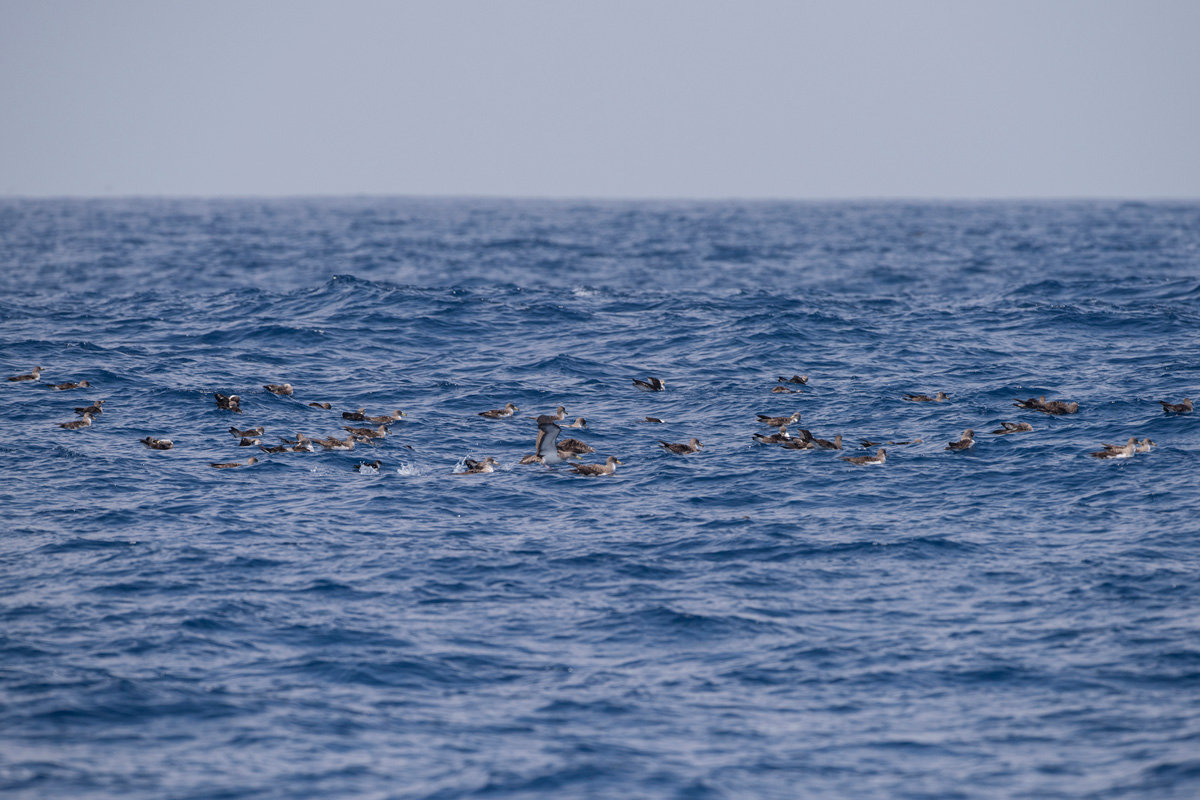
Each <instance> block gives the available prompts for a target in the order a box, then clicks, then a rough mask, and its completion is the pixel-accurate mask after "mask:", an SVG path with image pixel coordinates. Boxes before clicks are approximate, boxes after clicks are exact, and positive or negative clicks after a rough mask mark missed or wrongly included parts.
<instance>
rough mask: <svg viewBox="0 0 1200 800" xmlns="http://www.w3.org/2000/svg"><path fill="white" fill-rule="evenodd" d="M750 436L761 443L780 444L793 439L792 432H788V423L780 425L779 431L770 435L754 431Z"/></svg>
mask: <svg viewBox="0 0 1200 800" xmlns="http://www.w3.org/2000/svg"><path fill="white" fill-rule="evenodd" d="M750 438H751V439H753V440H754V441H756V442H758V443H759V444H779V443H780V442H786V441H787V440H788V439H791V438H792V436H791V434H789V433H788V429H787V425H780V426H779V433H772V434H771V435H770V436H767V435H766V434H762V433H752V434H750Z"/></svg>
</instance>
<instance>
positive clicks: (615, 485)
mask: <svg viewBox="0 0 1200 800" xmlns="http://www.w3.org/2000/svg"><path fill="white" fill-rule="evenodd" d="M35 366H40V367H43V368H44V371H42V373H41V375H40V379H38V380H29V381H5V380H3V378H4V377H8V376H17V375H20V374H26V373H29V372H30V370H32V369H33V368H34V367H35ZM0 369H2V370H4V373H3V375H0V453H2V455H3V462H2V463H3V477H0V795H2V796H3V797H5V798H11V800H26V799H28V798H63V797H72V798H112V797H121V798H130V799H137V800H141V799H142V798H144V799H145V800H232V799H234V798H279V800H285V799H287V800H295V799H296V798H314V799H318V798H319V800H332V799H333V798H380V799H382V798H396V799H401V798H402V799H404V800H408V799H409V798H413V799H415V798H429V799H430V800H434V799H436V800H450V799H451V798H496V799H501V798H502V799H503V800H508V799H509V798H512V799H514V800H516V799H518V798H520V799H522V800H523V799H525V798H567V797H569V798H614V797H619V798H680V799H683V798H694V799H697V800H699V799H702V798H796V797H811V798H855V799H856V800H862V799H863V798H880V800H883V799H887V800H894V799H896V798H1037V799H1038V800H1045V799H1047V798H1095V799H1097V800H1099V799H1100V798H1138V799H1139V800H1141V799H1144V798H1193V797H1196V796H1200V582H1198V578H1197V576H1198V575H1200V520H1198V516H1197V508H1198V507H1200V482H1198V478H1197V475H1198V467H1200V414H1191V413H1169V412H1166V411H1164V408H1163V407H1162V406H1161V405H1160V403H1159V401H1169V402H1171V403H1180V402H1182V400H1183V398H1185V397H1190V398H1195V397H1196V395H1197V393H1198V392H1200V203H1195V202H1154V203H1135V202H1119V201H1104V202H1101V201H1096V202H1068V201H1063V202H1015V201H1013V202H943V203H934V202H861V203H856V202H837V203H817V202H813V203H802V202H794V203H793V202H715V201H714V202H682V201H680V202H667V201H663V202H615V201H613V202H592V201H577V202H572V201H533V200H487V199H479V200H468V199H461V200H456V199H403V198H394V199H389V198H341V199H289V200H276V199H267V200H232V199H230V200H216V199H214V200H204V199H106V200H100V199H97V200H22V199H7V200H0ZM793 375H799V376H807V378H808V381H807V383H805V384H799V383H781V382H779V379H780V378H791V376H793ZM650 376H653V377H658V378H660V379H661V380H664V381H665V382H666V388H665V390H664V391H661V392H643V391H639V390H638V389H637V388H636V387H635V385H634V383H633V381H634V379H641V380H644V379H646V378H648V377H650ZM81 380H87V381H88V382H89V384H90V386H88V387H86V388H79V389H71V390H63V391H57V390H54V389H52V388H51V385H53V384H59V383H64V382H71V381H81ZM285 382H286V383H290V384H292V385H293V387H294V393H293V394H292V395H291V396H277V395H275V394H272V393H270V392H268V391H267V390H265V389H264V388H263V387H264V385H266V384H282V383H285ZM777 387H780V388H784V389H788V390H790V391H788V392H783V393H778V392H773V391H772V390H773V389H775V388H777ZM939 391H940V392H945V394H946V395H947V396H948V399H947V400H946V401H944V402H909V401H906V400H905V399H904V395H905V394H927V395H931V396H932V395H935V394H936V393H937V392H939ZM216 393H223V394H226V395H228V394H237V395H239V396H240V398H241V413H234V412H232V411H230V410H225V409H221V408H218V406H217V404H216V402H215V399H214V398H215V394H216ZM1043 395H1044V396H1045V397H1046V399H1047V400H1055V399H1060V400H1068V401H1074V402H1077V403H1078V411H1077V412H1076V413H1071V414H1063V415H1052V414H1046V413H1040V412H1038V411H1036V410H1030V409H1025V408H1019V407H1016V406H1014V402H1015V401H1017V400H1026V399H1028V398H1037V397H1040V396H1043ZM1197 399H1200V398H1197ZM98 400H103V401H104V404H103V413H101V414H99V415H96V416H95V418H94V422H93V424H92V425H91V426H90V427H84V428H80V429H75V430H72V429H64V428H60V427H59V423H64V422H68V421H71V420H74V419H80V417H78V416H77V415H76V414H75V412H74V410H73V409H74V408H76V407H84V406H87V405H89V404H91V403H92V402H93V401H98ZM318 402H319V403H329V404H330V408H329V409H325V408H320V407H314V406H310V405H309V403H318ZM506 403H513V404H515V405H516V406H517V407H518V409H519V410H518V411H517V412H516V413H514V414H513V415H512V417H510V418H508V419H489V418H486V417H483V416H480V412H483V411H486V410H489V409H496V408H501V407H503V406H504V405H505V404H506ZM558 406H563V407H564V409H565V414H566V419H564V420H563V422H564V424H565V423H567V422H570V421H571V420H573V419H575V418H576V417H583V418H585V419H586V421H587V427H586V428H578V429H575V428H571V429H564V431H563V434H562V436H563V438H566V437H567V436H572V437H575V438H578V439H580V440H582V441H584V442H586V443H587V444H589V445H590V446H591V447H592V448H594V450H595V452H594V453H591V454H587V455H584V456H583V458H582V461H583V462H584V463H592V464H601V463H604V461H605V459H606V458H607V457H609V456H615V457H617V458H618V459H619V460H620V462H621V463H620V465H619V466H617V467H616V471H615V473H614V474H612V475H605V476H585V475H579V474H576V473H575V472H574V471H573V470H572V469H569V468H567V467H564V466H554V467H547V466H544V465H541V464H533V465H521V464H519V463H518V461H519V460H520V459H521V458H522V457H523V456H525V455H527V454H531V453H533V451H534V441H535V437H536V436H537V433H538V427H537V424H536V423H535V422H534V421H533V420H532V419H529V417H535V416H537V415H542V414H551V413H553V412H554V411H555V409H556V408H557V407H558ZM356 409H365V413H366V414H367V415H388V414H391V413H392V412H393V410H395V409H399V410H402V411H403V412H404V414H405V416H403V417H400V418H399V419H397V420H396V421H395V423H394V424H392V425H390V428H389V429H388V432H389V435H388V436H386V437H385V438H378V439H372V440H370V441H362V442H359V443H358V444H357V445H356V446H355V449H354V450H353V451H325V450H323V449H322V448H320V447H318V448H316V451H315V452H284V453H265V452H262V451H261V450H260V449H259V448H258V447H254V446H249V447H239V439H238V437H235V436H233V435H231V434H230V433H229V428H230V427H231V426H235V427H237V428H239V429H248V428H253V427H256V426H263V427H264V428H265V431H264V433H263V435H262V436H261V437H260V438H261V441H262V444H263V445H264V446H270V445H278V444H280V438H281V437H288V438H297V437H296V434H304V435H305V436H308V437H331V436H345V435H346V433H345V431H343V426H344V425H350V426H361V425H363V424H365V423H361V422H348V421H346V420H344V419H343V418H342V414H341V412H352V411H355V410H356ZM794 412H799V413H800V419H799V421H796V422H793V423H791V424H789V426H788V428H789V432H790V435H791V436H793V437H794V439H795V440H797V441H799V440H800V438H801V437H802V436H803V435H804V434H803V433H801V430H803V431H810V432H811V435H812V436H813V437H815V438H823V439H827V440H832V439H834V437H835V436H836V435H837V434H841V435H842V436H843V450H841V451H837V450H825V449H804V450H802V449H787V448H784V447H782V446H780V445H778V444H762V443H760V442H758V441H756V440H755V439H754V438H753V435H754V434H756V433H758V434H770V433H774V432H775V428H773V427H768V426H766V425H763V424H761V423H760V421H759V420H758V419H757V415H759V414H763V415H767V416H789V415H792V414H793V413H794ZM647 417H654V418H657V419H661V420H662V422H661V423H651V422H646V421H645V420H646V418H647ZM1005 422H1010V423H1019V422H1027V423H1029V424H1030V425H1031V426H1032V428H1033V430H1031V431H1028V432H1021V433H1015V434H1011V435H998V434H994V433H992V431H993V430H1001V429H1002V423H1005ZM372 427H373V426H372ZM965 429H972V430H973V431H974V441H975V445H974V446H973V447H971V448H968V449H964V450H962V451H953V450H947V449H946V448H947V446H948V444H949V443H950V442H953V441H957V440H959V437H960V436H961V435H962V433H963V431H964V430H965ZM145 437H157V438H165V439H170V440H171V441H172V442H173V443H174V446H173V448H172V449H170V450H151V449H148V448H147V447H145V446H144V445H143V444H142V443H140V441H139V440H140V439H143V438H145ZM692 437H695V438H697V439H699V440H700V442H701V443H702V444H703V448H702V449H701V450H700V451H699V452H696V453H693V454H686V455H681V454H676V453H672V452H669V451H667V450H666V449H664V448H663V447H662V446H661V444H660V442H668V443H683V442H687V441H688V440H689V439H690V438H692ZM1129 437H1137V438H1138V439H1139V440H1140V439H1142V438H1149V439H1151V440H1152V441H1153V442H1154V443H1155V444H1154V445H1153V446H1151V447H1150V449H1149V452H1144V453H1136V454H1135V455H1133V457H1130V458H1123V459H1115V458H1114V459H1100V458H1093V457H1090V456H1089V453H1092V452H1098V451H1100V450H1101V444H1102V443H1113V444H1118V445H1120V444H1124V443H1125V441H1126V440H1127V439H1128V438H1129ZM864 440H866V441H871V442H878V443H882V444H876V445H871V446H869V447H864V446H862V444H861V443H862V442H863V441H864ZM890 442H908V443H907V444H889V443H890ZM880 446H882V447H885V448H886V461H885V462H884V463H883V464H879V465H859V464H855V463H851V462H847V461H844V460H842V459H843V458H846V457H854V456H862V455H870V454H873V453H875V452H876V450H877V448H878V447H880ZM251 456H256V457H257V458H258V459H259V461H258V462H257V463H254V464H250V465H245V463H246V462H247V461H248V459H249V458H250V457H251ZM489 456H490V457H492V458H494V459H495V461H496V463H497V468H496V470H495V471H494V472H492V473H490V474H478V475H462V474H458V473H461V472H462V470H463V468H464V464H465V460H466V459H473V460H483V459H484V458H486V457H489ZM374 460H379V461H381V462H382V464H381V466H380V468H379V470H378V472H371V471H369V470H367V471H361V472H360V471H356V470H355V468H354V467H355V465H357V464H360V463H364V462H372V461H374ZM230 462H239V463H242V464H243V465H244V466H241V467H237V468H232V469H213V468H212V467H211V466H210V464H212V463H230Z"/></svg>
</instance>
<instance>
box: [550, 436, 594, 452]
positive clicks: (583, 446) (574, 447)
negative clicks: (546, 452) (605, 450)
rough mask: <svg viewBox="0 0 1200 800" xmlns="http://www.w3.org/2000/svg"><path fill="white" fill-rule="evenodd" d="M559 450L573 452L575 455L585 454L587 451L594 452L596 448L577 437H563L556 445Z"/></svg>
mask: <svg viewBox="0 0 1200 800" xmlns="http://www.w3.org/2000/svg"><path fill="white" fill-rule="evenodd" d="M556 446H557V447H558V450H559V452H566V453H574V454H576V455H585V454H587V453H594V452H596V448H594V447H592V446H591V445H590V444H588V443H587V442H581V441H579V440H578V439H563V440H562V441H561V442H559V443H558V444H557V445H556Z"/></svg>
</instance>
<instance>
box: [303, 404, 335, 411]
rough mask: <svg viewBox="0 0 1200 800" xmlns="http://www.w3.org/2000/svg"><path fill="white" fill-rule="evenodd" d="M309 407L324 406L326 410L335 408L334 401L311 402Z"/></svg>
mask: <svg viewBox="0 0 1200 800" xmlns="http://www.w3.org/2000/svg"><path fill="white" fill-rule="evenodd" d="M308 407H309V408H323V409H325V410H326V411H328V410H329V409H331V408H333V404H332V403H309V404H308Z"/></svg>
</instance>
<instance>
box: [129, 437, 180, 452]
mask: <svg viewBox="0 0 1200 800" xmlns="http://www.w3.org/2000/svg"><path fill="white" fill-rule="evenodd" d="M138 441H139V442H141V443H142V444H144V445H146V447H149V448H150V449H151V450H170V449H171V448H172V447H174V446H175V443H174V442H172V441H171V440H170V439H155V438H154V437H153V436H147V437H146V438H145V439H138Z"/></svg>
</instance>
